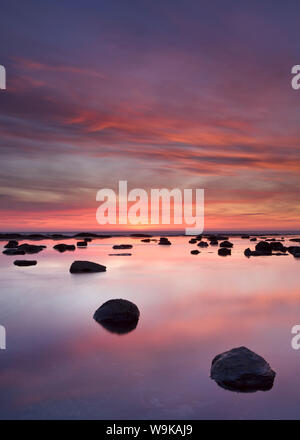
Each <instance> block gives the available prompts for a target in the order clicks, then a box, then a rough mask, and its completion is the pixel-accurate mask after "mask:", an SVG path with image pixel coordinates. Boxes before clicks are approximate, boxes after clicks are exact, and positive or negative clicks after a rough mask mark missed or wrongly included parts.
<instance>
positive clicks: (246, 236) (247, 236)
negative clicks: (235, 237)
mask: <svg viewBox="0 0 300 440" xmlns="http://www.w3.org/2000/svg"><path fill="white" fill-rule="evenodd" d="M241 238H244V239H247V238H250V235H246V234H244V235H241Z"/></svg>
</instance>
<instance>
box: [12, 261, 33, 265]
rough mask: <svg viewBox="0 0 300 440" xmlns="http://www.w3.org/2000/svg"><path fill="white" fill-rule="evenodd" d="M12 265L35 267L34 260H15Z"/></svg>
mask: <svg viewBox="0 0 300 440" xmlns="http://www.w3.org/2000/svg"><path fill="white" fill-rule="evenodd" d="M14 264H15V265H16V266H36V264H37V261H36V260H15V261H14Z"/></svg>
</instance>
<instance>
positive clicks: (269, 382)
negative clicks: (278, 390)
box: [210, 347, 276, 392]
mask: <svg viewBox="0 0 300 440" xmlns="http://www.w3.org/2000/svg"><path fill="white" fill-rule="evenodd" d="M275 375H276V373H275V372H274V371H273V370H272V369H271V367H270V365H269V364H268V363H267V362H266V361H265V360H264V359H263V358H262V357H261V356H259V355H258V354H256V353H254V352H253V351H251V350H249V349H248V348H246V347H238V348H233V349H232V350H229V351H225V352H224V353H221V354H219V355H218V356H216V357H215V358H214V359H213V361H212V365H211V371H210V377H211V378H212V379H213V380H215V381H216V382H217V384H218V385H220V386H221V387H222V388H225V389H228V390H231V391H240V392H254V391H258V390H261V391H267V390H270V389H271V388H272V386H273V383H274V378H275Z"/></svg>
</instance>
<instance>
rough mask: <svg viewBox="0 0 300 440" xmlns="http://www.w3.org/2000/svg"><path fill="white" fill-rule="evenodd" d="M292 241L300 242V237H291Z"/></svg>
mask: <svg viewBox="0 0 300 440" xmlns="http://www.w3.org/2000/svg"><path fill="white" fill-rule="evenodd" d="M290 241H295V242H296V243H300V238H290Z"/></svg>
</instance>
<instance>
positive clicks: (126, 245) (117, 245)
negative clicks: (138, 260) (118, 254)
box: [113, 244, 132, 249]
mask: <svg viewBox="0 0 300 440" xmlns="http://www.w3.org/2000/svg"><path fill="white" fill-rule="evenodd" d="M131 248H132V244H115V245H114V246H113V249H131Z"/></svg>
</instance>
